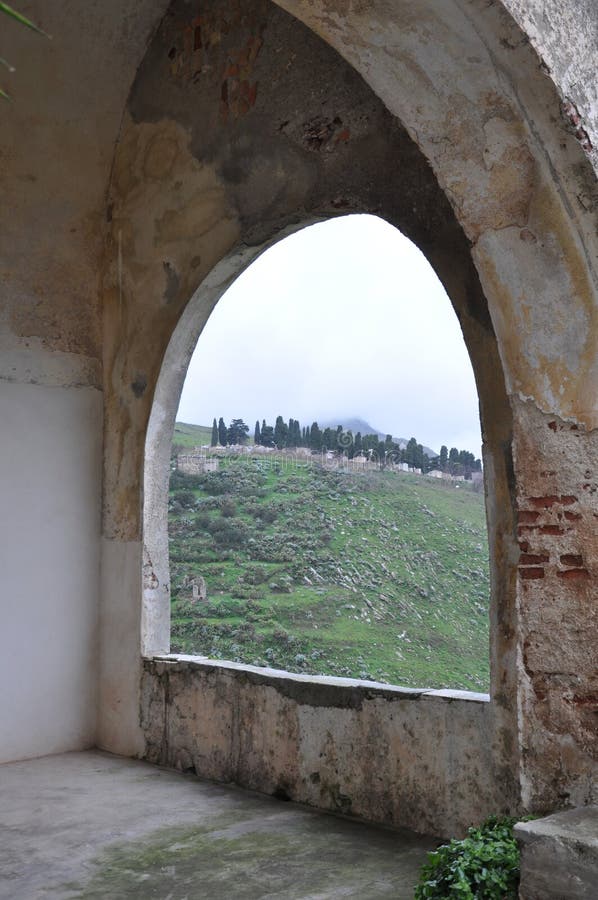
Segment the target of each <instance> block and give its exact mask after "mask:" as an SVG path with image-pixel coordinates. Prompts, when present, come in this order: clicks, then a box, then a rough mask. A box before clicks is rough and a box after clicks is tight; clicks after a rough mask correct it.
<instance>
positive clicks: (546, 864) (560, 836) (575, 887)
mask: <svg viewBox="0 0 598 900" xmlns="http://www.w3.org/2000/svg"><path fill="white" fill-rule="evenodd" d="M515 837H516V838H517V841H518V843H519V846H520V848H521V885H520V888H519V897H520V900H596V898H597V897H598V806H583V807H580V808H578V809H570V810H567V811H566V812H560V813H555V815H553V816H547V817H546V818H544V819H536V820H535V821H533V822H520V823H519V824H517V825H516V826H515Z"/></svg>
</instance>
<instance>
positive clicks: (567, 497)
mask: <svg viewBox="0 0 598 900" xmlns="http://www.w3.org/2000/svg"><path fill="white" fill-rule="evenodd" d="M561 503H562V504H563V506H571V504H572V503H577V497H574V496H573V494H562V495H561Z"/></svg>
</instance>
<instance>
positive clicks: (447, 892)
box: [415, 816, 520, 900]
mask: <svg viewBox="0 0 598 900" xmlns="http://www.w3.org/2000/svg"><path fill="white" fill-rule="evenodd" d="M517 821H520V820H518V819H512V818H507V817H503V818H499V817H497V816H490V818H488V819H486V821H485V822H483V823H482V825H480V826H479V827H477V828H469V829H468V832H467V837H465V838H463V840H460V841H458V840H452V841H450V842H449V843H448V844H443V845H442V846H441V847H438V849H437V850H434V851H433V852H432V853H428V862H427V863H425V864H424V866H423V867H422V870H421V875H420V881H419V884H418V886H417V888H416V891H415V900H446V898H459V900H517V890H518V885H519V862H520V860H519V848H518V846H517V842H516V840H515V838H514V837H513V825H514V824H515V822H517Z"/></svg>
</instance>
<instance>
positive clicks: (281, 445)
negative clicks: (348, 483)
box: [211, 416, 482, 478]
mask: <svg viewBox="0 0 598 900" xmlns="http://www.w3.org/2000/svg"><path fill="white" fill-rule="evenodd" d="M248 439H249V426H248V425H246V424H245V422H244V421H243V419H232V420H231V423H230V425H228V426H227V425H226V424H225V422H224V419H223V418H222V417H221V418H220V419H219V420H218V421H216V419H214V421H213V423H212V435H211V446H212V447H216V446H219V445H220V446H222V447H227V446H237V445H239V444H241V445H242V444H245V443H247V441H248ZM253 442H254V444H257V445H259V446H262V447H275V448H277V449H278V450H284V449H291V448H292V449H295V448H297V447H307V448H309V449H310V450H311V451H312V453H320V452H323V451H331V452H333V453H336V454H338V455H339V456H340V455H344V456H346V457H348V458H349V459H353V458H354V457H356V456H366V457H368V458H375V459H376V460H377V462H379V464H380V465H381V466H385V465H386V464H388V463H406V464H407V465H408V466H409V467H410V468H412V469H421V471H422V472H430V471H432V470H433V469H439V470H440V471H442V472H447V473H449V474H451V475H464V476H465V478H471V474H472V472H480V471H481V469H482V464H481V461H480V460H479V459H476V457H475V456H474V454H473V453H470V452H469V451H468V450H458V449H457V448H456V447H451V449H450V450H449V449H448V447H446V446H445V445H444V444H443V446H442V447H441V448H440V454H439V456H436V457H429V456H427V454H426V453H425V452H424V448H423V446H422V445H421V444H419V443H418V442H417V440H416V439H415V438H414V437H412V438H411V439H410V440H409V441H408V442H407V444H406V446H404V447H402V446H401V445H400V444H399V443H397V442H396V441H393V439H392V435H390V434H387V435H386V438H385V439H384V440H383V441H382V440H380V437H379V436H378V435H377V434H363V435H362V434H361V432H360V431H358V432H357V433H356V434H355V435H354V434H353V433H352V432H351V431H350V430H349V431H344V430H343V426H342V425H338V426H337V427H336V429H334V428H329V427H328V428H323V429H321V428H320V427H319V425H318V423H317V422H312V424H311V425H306V426H303V427H302V426H301V424H300V422H299V420H298V419H289V420H288V422H285V420H284V419H283V417H282V416H277V418H276V422H275V423H274V425H268V424H267V422H266V420H265V419H262V423H261V425H260V422H259V420H258V421H256V423H255V428H254V432H253Z"/></svg>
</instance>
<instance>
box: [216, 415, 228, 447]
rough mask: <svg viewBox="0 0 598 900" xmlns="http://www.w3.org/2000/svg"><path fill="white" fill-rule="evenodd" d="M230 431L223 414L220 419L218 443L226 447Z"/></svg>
mask: <svg viewBox="0 0 598 900" xmlns="http://www.w3.org/2000/svg"><path fill="white" fill-rule="evenodd" d="M227 438H228V432H227V428H226V425H225V424H224V419H223V418H222V416H221V417H220V418H219V419H218V443H219V444H221V445H222V446H223V447H226V444H227Z"/></svg>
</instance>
